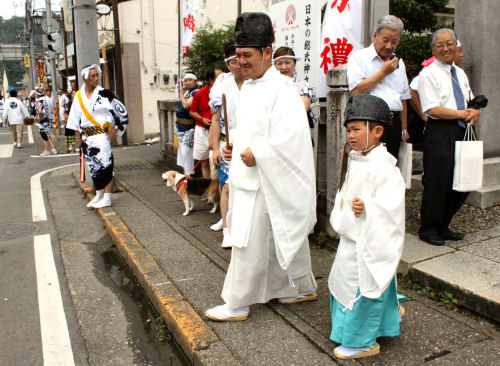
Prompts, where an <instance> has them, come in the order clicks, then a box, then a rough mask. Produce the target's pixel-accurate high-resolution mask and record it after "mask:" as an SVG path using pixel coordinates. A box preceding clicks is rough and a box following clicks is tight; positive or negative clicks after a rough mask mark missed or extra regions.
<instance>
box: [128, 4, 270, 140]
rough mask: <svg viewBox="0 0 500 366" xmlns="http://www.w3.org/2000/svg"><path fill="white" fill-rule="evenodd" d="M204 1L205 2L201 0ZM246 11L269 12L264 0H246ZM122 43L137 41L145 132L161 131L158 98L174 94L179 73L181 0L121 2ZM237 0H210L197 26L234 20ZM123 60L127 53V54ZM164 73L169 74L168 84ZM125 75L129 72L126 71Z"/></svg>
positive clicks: (139, 92)
mask: <svg viewBox="0 0 500 366" xmlns="http://www.w3.org/2000/svg"><path fill="white" fill-rule="evenodd" d="M199 3H200V4H203V3H204V1H199ZM242 11H266V9H265V7H264V5H263V3H262V1H260V0H255V1H254V0H243V1H242ZM119 15H120V37H121V41H122V43H124V44H126V43H136V44H138V45H139V54H138V55H137V56H136V57H137V61H138V63H139V69H138V72H139V76H140V80H141V83H140V90H139V91H138V93H137V94H136V98H137V97H140V98H141V99H142V111H141V113H142V120H143V122H144V135H145V136H148V135H152V134H156V133H158V132H159V121H158V112H157V101H158V100H165V99H170V98H173V97H174V90H175V83H174V74H177V32H178V25H177V0H133V1H126V2H123V3H120V4H119ZM236 16H237V1H235V0H207V1H206V7H205V9H204V12H203V14H200V16H199V17H198V20H197V26H200V25H202V24H205V23H207V22H208V21H211V22H212V23H213V24H214V25H215V26H221V25H223V24H227V23H229V22H234V21H235V20H236ZM123 62H124V63H125V62H127V60H125V55H124V56H123ZM163 75H169V78H170V80H169V82H168V83H164V81H163ZM124 76H125V74H124Z"/></svg>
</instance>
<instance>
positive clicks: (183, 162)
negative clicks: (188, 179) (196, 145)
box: [177, 144, 194, 175]
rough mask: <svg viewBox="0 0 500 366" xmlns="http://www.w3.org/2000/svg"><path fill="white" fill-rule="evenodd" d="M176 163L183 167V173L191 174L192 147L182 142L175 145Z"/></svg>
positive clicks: (192, 164)
mask: <svg viewBox="0 0 500 366" xmlns="http://www.w3.org/2000/svg"><path fill="white" fill-rule="evenodd" d="M177 165H179V166H181V167H183V168H184V172H185V174H187V175H190V174H191V171H192V170H193V167H194V161H193V148H192V147H187V146H186V145H184V144H179V145H178V146H177Z"/></svg>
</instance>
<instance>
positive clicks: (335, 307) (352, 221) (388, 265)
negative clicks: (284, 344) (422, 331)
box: [328, 94, 405, 359]
mask: <svg viewBox="0 0 500 366" xmlns="http://www.w3.org/2000/svg"><path fill="white" fill-rule="evenodd" d="M391 121H392V119H391V115H390V110H389V107H388V106H387V104H386V103H385V102H384V101H383V100H382V99H380V98H378V97H375V96H372V95H368V94H356V95H354V96H352V97H351V98H350V99H349V101H348V103H347V107H346V111H345V122H344V126H346V128H347V137H348V141H349V144H350V145H351V148H352V151H351V152H350V153H349V160H348V164H347V173H346V175H345V180H344V183H343V185H341V187H340V190H339V192H338V193H337V196H336V198H335V206H334V208H333V211H332V214H331V216H330V223H331V224H332V227H333V229H334V230H335V231H336V232H337V233H338V234H339V235H340V242H339V247H338V250H337V254H336V257H335V261H334V263H333V266H332V269H331V272H330V276H329V278H328V287H329V290H330V292H331V296H330V304H331V309H330V310H331V315H332V332H331V335H330V339H331V340H333V341H334V342H337V343H340V344H341V345H340V346H339V347H337V348H335V350H334V354H335V356H336V357H338V358H341V359H350V358H361V357H368V356H374V355H376V354H378V353H379V352H380V345H379V344H378V343H377V342H376V339H377V338H378V337H382V336H385V337H387V336H389V337H393V336H397V335H399V323H400V321H401V318H400V315H399V313H398V300H397V294H396V279H395V274H396V270H397V266H398V263H399V259H400V257H401V253H402V250H403V242H404V230H405V205H404V202H405V185H404V181H403V178H402V176H401V173H400V171H399V169H398V168H397V167H396V159H395V158H394V157H393V156H392V155H391V154H389V153H388V152H387V149H386V148H385V146H384V145H382V144H381V143H380V138H381V137H382V134H383V131H384V126H387V125H390V124H391Z"/></svg>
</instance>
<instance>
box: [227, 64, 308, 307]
mask: <svg viewBox="0 0 500 366" xmlns="http://www.w3.org/2000/svg"><path fill="white" fill-rule="evenodd" d="M292 82H293V80H292V79H291V78H289V77H286V76H282V75H280V73H279V72H278V71H277V70H276V68H274V67H271V68H270V69H269V70H268V71H267V72H266V73H265V74H264V76H263V77H262V78H260V79H257V80H248V81H246V82H245V83H244V84H243V86H242V88H241V90H240V100H239V104H238V108H237V110H236V128H235V129H234V130H233V132H232V133H233V136H232V137H233V139H234V140H233V143H234V146H233V157H232V161H231V169H230V171H229V184H230V186H229V208H230V209H229V212H228V227H229V230H230V233H231V239H232V244H233V250H232V255H231V263H230V265H229V269H228V273H227V276H226V281H225V283H224V289H223V292H222V297H223V298H224V300H225V301H226V303H227V304H228V305H229V306H230V307H232V308H237V307H241V306H245V305H250V304H253V303H257V302H259V303H265V302H267V301H269V300H270V299H272V298H275V297H291V296H297V293H298V292H302V291H308V290H315V288H316V282H315V280H314V276H313V274H312V271H311V261H310V253H309V241H308V234H309V232H310V231H311V229H312V228H313V226H314V224H315V223H316V184H315V172H314V160H313V153H312V146H311V135H310V132H309V128H308V124H307V116H306V113H305V110H304V106H303V103H302V101H301V100H300V97H299V96H298V94H297V92H296V90H295V88H294V87H293V85H292ZM248 147H249V148H250V149H251V150H252V153H253V155H254V156H255V160H256V163H257V166H255V167H247V166H246V165H245V164H244V163H243V161H242V160H241V158H240V154H241V153H242V152H243V151H244V150H245V149H246V148H248Z"/></svg>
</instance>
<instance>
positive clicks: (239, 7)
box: [238, 0, 241, 16]
mask: <svg viewBox="0 0 500 366" xmlns="http://www.w3.org/2000/svg"><path fill="white" fill-rule="evenodd" d="M240 14H241V0H238V16H240Z"/></svg>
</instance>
